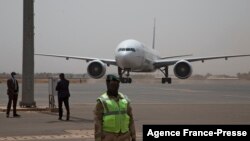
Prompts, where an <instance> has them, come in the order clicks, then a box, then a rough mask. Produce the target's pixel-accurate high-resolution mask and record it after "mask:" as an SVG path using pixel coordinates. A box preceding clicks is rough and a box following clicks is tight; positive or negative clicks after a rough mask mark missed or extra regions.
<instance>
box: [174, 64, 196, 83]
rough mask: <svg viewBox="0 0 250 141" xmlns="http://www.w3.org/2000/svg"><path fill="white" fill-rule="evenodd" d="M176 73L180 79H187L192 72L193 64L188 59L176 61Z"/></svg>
mask: <svg viewBox="0 0 250 141" xmlns="http://www.w3.org/2000/svg"><path fill="white" fill-rule="evenodd" d="M174 74H175V76H176V77H178V78H180V79H187V78H188V77H190V76H191V74H192V66H191V64H190V63H189V62H188V61H186V60H180V61H178V62H176V63H175V66H174Z"/></svg>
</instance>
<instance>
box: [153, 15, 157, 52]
mask: <svg viewBox="0 0 250 141" xmlns="http://www.w3.org/2000/svg"><path fill="white" fill-rule="evenodd" d="M155 21H156V20H155V18H154V28H153V43H152V48H153V49H155Z"/></svg>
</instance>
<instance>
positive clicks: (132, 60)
mask: <svg viewBox="0 0 250 141" xmlns="http://www.w3.org/2000/svg"><path fill="white" fill-rule="evenodd" d="M158 58H159V56H158V54H157V53H156V51H155V50H153V49H150V48H146V47H145V46H144V45H143V44H142V43H141V42H139V41H136V40H132V39H130V40H125V41H123V42H121V43H120V44H119V45H118V46H117V48H116V50H115V60H116V63H117V65H118V66H119V67H120V68H122V69H130V70H131V71H132V72H153V71H155V70H156V68H155V67H154V65H153V62H154V60H156V59H158Z"/></svg>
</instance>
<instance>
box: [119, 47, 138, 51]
mask: <svg viewBox="0 0 250 141" xmlns="http://www.w3.org/2000/svg"><path fill="white" fill-rule="evenodd" d="M120 51H133V52H135V49H134V48H119V49H118V52H120Z"/></svg>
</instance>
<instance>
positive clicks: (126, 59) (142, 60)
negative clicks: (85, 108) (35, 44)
mask: <svg viewBox="0 0 250 141" xmlns="http://www.w3.org/2000/svg"><path fill="white" fill-rule="evenodd" d="M154 44H155V21H154V29H153V45H152V49H151V48H147V47H146V46H145V45H144V44H143V43H141V42H139V41H137V40H134V39H128V40H124V41H122V42H121V43H120V44H119V45H118V46H117V48H116V49H115V59H101V58H94V57H81V56H70V55H58V54H42V53H37V54H35V55H40V56H51V57H61V58H66V59H67V60H68V59H79V60H85V61H86V62H88V66H87V73H88V74H89V76H90V77H92V78H95V79H98V78H101V77H103V76H104V75H105V73H106V67H107V66H109V65H114V66H117V67H118V75H119V77H120V80H121V82H122V83H132V79H131V78H130V77H129V73H130V72H154V71H156V70H157V69H159V70H160V71H161V72H162V73H163V74H164V77H163V78H162V83H166V82H168V84H171V82H172V79H171V78H170V77H169V75H168V70H169V66H172V65H174V67H173V71H174V74H175V76H176V77H177V78H179V79H187V78H189V77H190V76H191V74H192V70H193V69H192V66H191V62H196V61H201V62H204V61H205V60H212V59H223V58H224V59H225V60H227V59H228V58H233V57H246V56H250V54H240V55H227V56H210V57H190V56H192V55H191V54H187V55H178V56H168V57H160V56H159V55H158V53H157V52H156V50H155V49H154ZM125 73H126V74H125ZM124 74H125V75H126V76H125V77H124V76H123V75H124Z"/></svg>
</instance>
